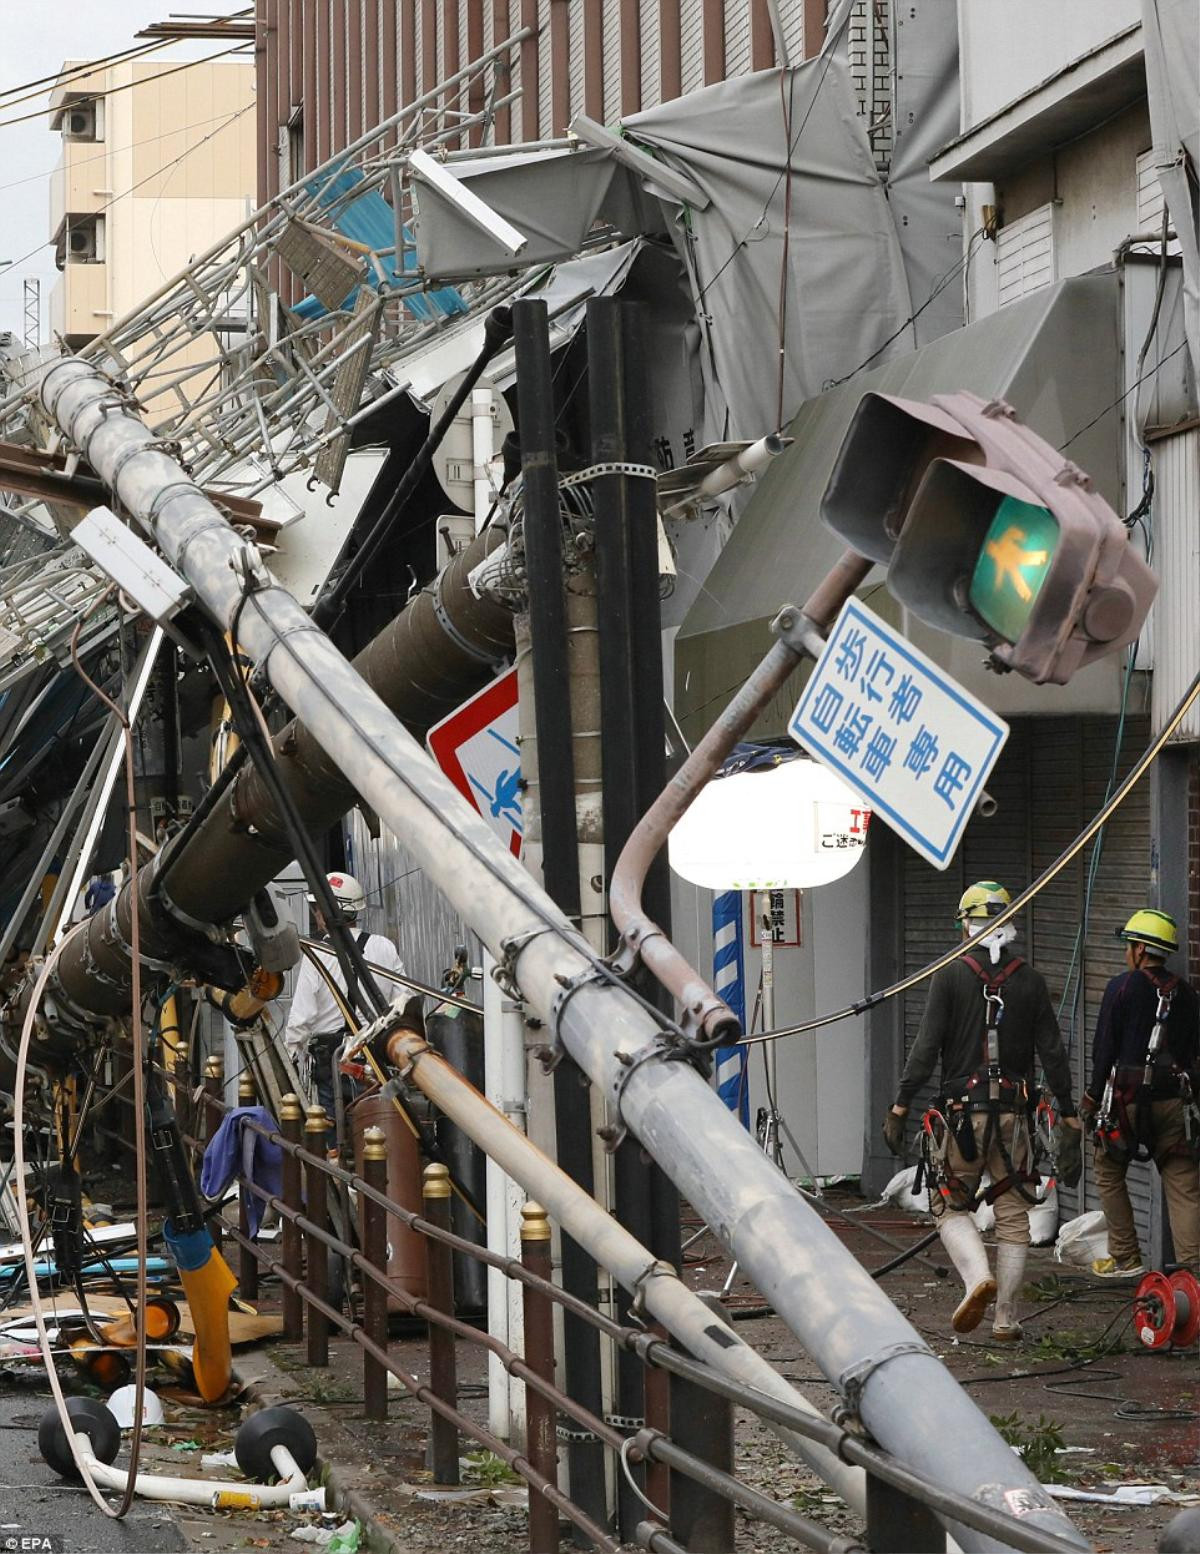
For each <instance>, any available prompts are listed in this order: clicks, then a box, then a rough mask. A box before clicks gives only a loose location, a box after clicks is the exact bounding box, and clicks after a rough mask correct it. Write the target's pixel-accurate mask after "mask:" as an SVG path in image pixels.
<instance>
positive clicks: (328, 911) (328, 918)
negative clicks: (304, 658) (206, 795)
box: [201, 593, 389, 1014]
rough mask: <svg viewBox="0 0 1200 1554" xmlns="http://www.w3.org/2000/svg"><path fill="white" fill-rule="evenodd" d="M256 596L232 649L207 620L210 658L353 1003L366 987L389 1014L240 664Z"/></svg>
mask: <svg viewBox="0 0 1200 1554" xmlns="http://www.w3.org/2000/svg"><path fill="white" fill-rule="evenodd" d="M252 597H253V595H252V594H251V593H245V594H243V596H242V599H241V601H240V603H239V605H238V608H237V611H236V613H235V616H234V621H233V626H232V633H231V635H232V638H233V643H234V647H233V651H232V652H231V651H230V650H229V649H228V648H227V647H226V645H225V641H224V638H223V637H222V636H221V634H220V632H219V631H218V630H217V629H216V628H215V627H213V626H211V625H209V624H208V622H207V620H206V621H205V623H204V625H203V626H202V628H201V630H202V632H203V634H204V635H205V637H206V638H207V642H206V646H207V648H208V654H209V659H210V662H211V663H212V665H213V671H214V673H215V674H216V676H217V681H218V684H219V685H220V686H221V690H222V691H223V693H224V695H225V699H226V701H228V703H229V706H230V710H231V712H232V713H233V719H234V723H235V725H236V727H237V731H238V737H239V739H241V741H242V743H243V744H244V745H245V746H246V748H247V749H248V750H249V752H250V759H251V760H252V761H253V762H254V765H255V768H256V770H257V771H258V773H259V776H260V777H261V778H262V780H263V782H264V783H265V784H266V787H267V789H268V791H269V792H270V795H271V799H272V802H273V803H274V804H275V807H276V809H277V811H278V813H279V816H280V819H281V820H282V821H283V823H284V826H285V828H286V830H287V833H288V840H289V841H290V843H291V845H292V846H293V847H294V848H295V850H296V857H297V859H298V860H299V863H300V867H301V869H302V871H303V873H304V877H305V880H306V881H307V883H308V887H309V889H310V890H311V891H312V893H313V896H314V897H315V899H316V901H317V904H318V906H319V907H320V909H321V915H322V916H323V917H324V919H325V924H326V927H327V928H328V930H329V935H330V941H331V944H332V945H333V947H334V951H335V953H336V954H337V957H338V962H339V964H340V965H341V968H342V974H343V976H344V977H345V978H346V989H347V994H348V997H349V1000H350V1003H351V1004H352V1005H353V1004H355V1003H356V1002H357V1001H358V1000H357V997H356V994H357V992H358V990H359V989H361V992H362V994H363V995H364V996H365V997H366V999H367V1001H368V1003H369V1004H370V1006H371V1008H372V1010H373V1012H374V1013H375V1014H383V1013H384V1012H385V1010H386V1009H387V1008H388V1003H389V1001H388V999H387V998H386V997H385V996H384V994H383V992H382V990H381V989H380V986H379V984H378V982H377V981H376V980H375V977H374V974H373V973H372V971H371V969H370V967H369V966H368V965H367V963H366V960H365V958H364V956H363V953H362V950H361V949H360V948H359V945H358V942H357V939H356V936H355V935H354V934H353V933H351V932H350V928H349V925H348V924H347V923H346V920H345V919H344V918H343V916H342V913H341V909H340V908H339V907H338V905H337V902H336V901H335V900H334V896H333V892H332V891H331V890H330V888H329V881H328V880H327V879H326V877H325V871H324V869H323V868H322V867H321V862H320V860H319V858H318V857H317V853H316V848H315V847H314V845H313V842H312V838H311V837H310V836H309V834H308V830H307V828H306V827H305V825H304V821H303V819H302V817H301V815H300V813H299V811H298V810H297V808H296V804H295V801H294V800H293V798H292V796H291V794H290V793H289V792H288V790H287V787H286V785H285V783H284V782H283V779H282V778H281V776H280V774H279V769H278V767H277V766H276V764H275V757H274V753H273V751H272V749H271V742H270V737H269V735H268V734H267V732H266V729H265V726H264V725H263V724H262V723H261V717H262V714H261V712H260V710H259V708H258V706H257V703H256V702H255V701H254V698H253V695H252V693H251V691H250V687H249V684H248V682H247V680H246V677H245V674H244V672H243V666H242V665H241V663H240V662H239V659H240V655H239V654H238V652H237V628H238V626H239V625H240V619H241V614H242V611H243V610H244V608H245V606H246V603H247V601H248V600H249V599H251V598H252Z"/></svg>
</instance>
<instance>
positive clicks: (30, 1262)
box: [13, 591, 148, 1520]
mask: <svg viewBox="0 0 1200 1554" xmlns="http://www.w3.org/2000/svg"><path fill="white" fill-rule="evenodd" d="M106 592H107V591H106ZM101 597H102V598H103V597H104V596H101ZM97 607H98V606H96V605H94V606H93V609H95V608H97ZM90 613H91V612H89V614H90ZM86 619H87V616H84V617H82V618H81V619H80V620H79V621H78V622H77V623H76V626H75V630H74V633H73V634H72V638H71V659H72V663H73V664H74V666H75V669H76V672H77V673H78V674H79V675H80V677H81V678H82V679H83V680H84V681H85V683H86V684H87V685H88V686H89V687H90V688H91V689H92V691H93V692H94V693H95V694H96V695H97V696H98V697H99V698H100V699H101V700H102V701H103V702H104V703H105V704H106V705H107V706H108V707H109V708H110V710H111V711H112V712H113V713H114V715H115V716H116V718H117V720H118V721H119V723H120V725H121V728H122V732H123V735H124V740H125V776H126V801H127V804H128V825H129V832H130V863H129V867H130V880H131V884H132V886H133V891H132V905H131V913H130V951H131V956H132V974H133V1006H132V1011H131V1017H130V1028H131V1029H130V1035H131V1040H132V1045H133V1074H134V1081H133V1084H134V1138H135V1149H136V1151H137V1161H138V1167H137V1171H136V1173H135V1177H136V1196H137V1249H138V1271H137V1299H138V1308H139V1310H144V1309H145V1303H146V1257H147V1252H146V1219H147V1212H148V1204H147V1193H146V1171H145V1159H146V1156H145V1146H146V1138H145V1121H146V1119H145V1095H144V1076H143V1073H142V1040H141V1036H142V1028H141V956H140V923H139V910H138V900H137V867H138V865H137V791H136V774H135V771H134V761H133V739H132V730H131V728H130V724H129V719H128V716H127V714H126V713H125V711H124V710H123V709H122V708H121V707H120V706H119V704H118V703H117V702H115V701H113V700H111V699H110V698H109V697H107V696H106V695H105V694H104V693H103V692H102V691H101V690H100V688H99V687H98V686H97V685H96V684H95V682H94V681H93V680H91V679H90V677H89V676H88V675H87V672H86V671H85V670H84V668H83V665H82V664H81V663H80V662H79V654H78V646H79V634H80V631H81V629H82V627H83V625H84V623H85V621H86ZM66 942H67V941H66V940H65V939H60V940H59V942H58V943H57V944H56V945H54V946H53V948H52V949H51V950H50V953H49V954H48V955H47V957H46V959H45V960H44V961H43V963H42V966H41V968H40V970H39V972H38V974H37V977H36V979H35V981H34V984H33V987H32V989H31V991H30V994H29V999H28V1003H27V1005H26V1010H25V1016H24V1020H23V1022H22V1028H21V1037H20V1042H19V1045H18V1049H17V1064H16V1076H15V1080H14V1086H13V1127H14V1133H13V1150H14V1156H15V1159H16V1172H17V1180H16V1191H17V1200H18V1203H19V1205H20V1209H21V1216H22V1227H21V1242H22V1252H23V1254H24V1260H25V1272H26V1277H27V1279H28V1282H29V1298H30V1302H31V1304H32V1306H33V1316H34V1322H35V1325H36V1327H37V1330H38V1344H39V1348H40V1350H41V1353H42V1357H43V1361H44V1363H45V1366H46V1375H47V1379H48V1380H49V1382H50V1388H51V1391H52V1392H53V1394H54V1401H55V1406H56V1407H57V1409H58V1414H59V1420H60V1422H61V1425H62V1428H63V1432H64V1434H65V1437H66V1442H67V1446H68V1448H69V1450H70V1452H71V1456H72V1458H73V1459H74V1462H75V1466H76V1469H77V1471H78V1473H79V1475H80V1477H81V1478H82V1479H83V1481H84V1484H85V1486H86V1488H87V1490H88V1493H89V1494H90V1495H91V1497H92V1500H93V1501H94V1502H95V1504H96V1506H97V1507H98V1509H99V1510H101V1511H102V1512H103V1513H104V1515H105V1516H108V1517H111V1518H113V1519H115V1520H119V1519H120V1518H122V1517H124V1516H125V1514H126V1513H127V1512H128V1510H129V1508H130V1506H131V1505H132V1503H133V1497H134V1492H135V1485H136V1477H137V1468H138V1459H139V1455H140V1451H141V1438H142V1415H143V1399H144V1396H145V1385H146V1342H145V1332H144V1325H142V1326H139V1328H138V1330H137V1335H136V1336H137V1345H136V1359H135V1367H134V1417H133V1431H132V1437H131V1441H130V1464H129V1473H128V1477H127V1481H126V1485H125V1491H124V1493H123V1494H122V1496H121V1498H120V1501H119V1503H118V1505H117V1506H116V1507H115V1508H114V1507H113V1506H112V1505H110V1504H109V1502H108V1500H107V1499H106V1498H105V1496H104V1495H103V1494H102V1493H101V1491H100V1490H99V1488H98V1487H97V1485H96V1482H95V1479H94V1478H93V1477H92V1474H91V1471H90V1469H89V1468H88V1466H87V1463H86V1462H85V1461H84V1459H83V1455H82V1453H81V1451H80V1448H79V1444H78V1441H77V1439H76V1435H75V1430H74V1427H73V1425H72V1422H71V1418H70V1415H69V1413H68V1412H67V1405H66V1398H65V1396H64V1393H63V1389H62V1383H61V1381H60V1380H59V1376H58V1371H57V1367H56V1364H55V1359H54V1354H53V1351H52V1348H51V1344H50V1340H49V1336H48V1333H47V1330H46V1316H45V1311H44V1309H43V1305H42V1300H41V1295H40V1292H39V1290H38V1280H37V1269H36V1259H35V1254H34V1249H33V1239H32V1236H31V1233H30V1225H31V1220H30V1214H29V1199H28V1193H27V1189H26V1178H25V1139H24V1134H25V1127H24V1108H25V1096H24V1091H25V1077H26V1069H27V1064H28V1058H29V1048H30V1043H31V1041H32V1037H33V1030H34V1025H35V1022H36V1020H37V1017H38V1013H39V1010H40V1008H41V1003H42V999H43V997H44V996H45V991H46V987H47V985H48V984H49V981H50V978H51V976H52V974H53V972H54V969H55V967H56V965H57V962H58V958H59V956H60V955H61V953H62V951H63V948H64V946H65V944H66Z"/></svg>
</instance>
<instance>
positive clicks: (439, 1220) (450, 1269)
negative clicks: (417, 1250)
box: [421, 1162, 458, 1484]
mask: <svg viewBox="0 0 1200 1554" xmlns="http://www.w3.org/2000/svg"><path fill="white" fill-rule="evenodd" d="M421 1196H422V1199H423V1208H424V1214H425V1218H426V1219H427V1220H429V1222H430V1223H431V1224H433V1225H436V1226H437V1227H438V1228H439V1230H449V1229H450V1172H449V1170H448V1169H447V1167H446V1166H444V1165H441V1164H440V1163H438V1162H433V1163H432V1164H430V1165H427V1166H426V1167H425V1170H424V1172H423V1174H422V1178H421ZM425 1256H426V1258H427V1266H428V1276H429V1304H430V1305H431V1306H432V1307H433V1308H434V1309H435V1310H436V1311H443V1312H445V1314H446V1315H447V1316H450V1317H452V1316H453V1315H454V1253H453V1252H452V1251H451V1250H450V1248H449V1247H448V1246H447V1245H446V1243H445V1242H444V1241H437V1240H435V1239H434V1238H433V1237H432V1236H426V1237H425ZM429 1385H430V1387H431V1388H432V1389H433V1392H434V1395H435V1396H436V1397H439V1398H441V1400H442V1401H443V1402H444V1403H449V1404H450V1405H451V1406H452V1407H454V1408H457V1407H458V1356H457V1354H456V1353H455V1347H454V1334H453V1333H450V1332H447V1330H446V1329H445V1328H444V1327H439V1326H438V1325H437V1323H435V1322H431V1323H430V1324H429ZM429 1444H430V1458H431V1461H430V1466H431V1467H432V1469H433V1481H434V1483H435V1484H457V1483H458V1431H457V1429H456V1428H455V1426H454V1422H453V1420H450V1419H447V1418H446V1417H445V1416H444V1415H442V1414H439V1413H438V1412H437V1411H436V1410H432V1411H431V1413H430V1419H429Z"/></svg>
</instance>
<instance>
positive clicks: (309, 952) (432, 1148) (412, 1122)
mask: <svg viewBox="0 0 1200 1554" xmlns="http://www.w3.org/2000/svg"><path fill="white" fill-rule="evenodd" d="M300 944H301V948H302V949H303V950H304V954H305V956H306V958H307V959H308V962H309V964H310V965H311V966H312V968H313V970H314V971H315V972H316V973H317V975H318V976H319V977H320V978H321V979H322V980H323V982H324V983H325V986H326V988H327V989H328V990H329V993H330V995H331V997H332V998H333V1001H334V1003H335V1004H336V1005H337V1007H338V1009H339V1011H340V1012H341V1015H342V1018H343V1019H344V1020H345V1022H346V1026H347V1029H348V1030H349V1031H350V1033H351V1035H357V1034H358V1031H359V1026H358V1022H357V1020H356V1019H355V1017H354V1015H353V1013H352V1012H351V1011H350V1009H349V1008H348V1006H347V1004H346V1001H345V998H344V996H343V994H342V990H341V988H340V987H338V985H337V983H336V982H335V981H334V979H333V973H332V971H331V970H330V968H329V967H328V966H327V965H326V964H325V963H324V962H323V961H322V959H321V957H320V954H319V946H318V945H316V944H314V943H313V942H312V941H311V940H308V939H301V941H300ZM384 974H385V975H387V973H384ZM437 996H438V997H439V998H440V999H441V1002H442V1003H447V1002H452V1001H453V1000H448V999H447V998H446V996H445V994H444V993H439V994H438V995H437ZM478 1012H479V1013H482V1010H480V1011H478ZM362 1055H363V1057H364V1058H366V1060H367V1063H368V1064H369V1065H370V1068H371V1072H372V1074H373V1075H374V1076H375V1079H376V1081H377V1082H378V1084H379V1087H380V1089H381V1090H382V1089H383V1088H384V1086H385V1085H386V1084H387V1075H386V1074H385V1073H384V1072H383V1069H382V1067H381V1066H380V1064H379V1061H378V1059H377V1058H376V1057H375V1054H374V1053H373V1052H372V1051H371V1050H370V1049H369V1048H366V1047H364V1048H363V1049H362ZM391 1101H392V1105H393V1106H394V1108H395V1109H396V1111H397V1112H398V1113H399V1115H400V1117H401V1118H402V1119H403V1121H404V1125H405V1127H407V1129H408V1131H409V1132H410V1133H411V1134H412V1136H413V1138H414V1139H416V1141H417V1143H418V1144H419V1145H420V1146H421V1148H422V1149H423V1150H424V1151H425V1153H426V1154H427V1155H428V1156H429V1158H430V1159H431V1160H435V1161H437V1162H439V1163H440V1164H442V1165H447V1169H449V1166H448V1164H447V1162H446V1160H445V1158H444V1156H443V1154H442V1151H441V1148H440V1146H438V1145H437V1144H436V1143H434V1144H431V1143H430V1141H429V1139H428V1138H427V1137H426V1135H425V1133H424V1131H423V1130H422V1128H421V1125H420V1123H419V1122H418V1121H417V1120H416V1118H415V1117H414V1116H413V1115H412V1113H411V1112H410V1111H409V1110H408V1108H407V1106H405V1104H404V1102H403V1101H402V1100H401V1099H400V1097H399V1096H398V1095H396V1094H395V1093H393V1094H392V1096H391ZM449 1182H450V1190H451V1191H452V1192H453V1193H454V1195H455V1197H456V1198H458V1199H459V1200H460V1202H462V1203H463V1204H465V1205H466V1207H467V1208H468V1209H469V1210H470V1212H471V1213H472V1214H473V1215H474V1216H475V1218H476V1219H477V1220H478V1221H479V1223H480V1224H481V1225H486V1224H487V1217H486V1216H485V1214H484V1213H483V1210H482V1209H481V1208H480V1207H479V1205H478V1204H477V1203H476V1202H475V1200H474V1198H473V1197H472V1196H471V1194H470V1192H469V1191H468V1190H467V1188H466V1187H464V1186H463V1185H462V1183H461V1182H460V1181H459V1180H458V1178H457V1177H456V1176H455V1175H454V1173H453V1171H451V1172H450V1176H449Z"/></svg>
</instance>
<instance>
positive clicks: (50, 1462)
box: [38, 1398, 121, 1479]
mask: <svg viewBox="0 0 1200 1554" xmlns="http://www.w3.org/2000/svg"><path fill="white" fill-rule="evenodd" d="M67 1414H68V1415H69V1416H70V1420H71V1424H72V1426H73V1427H74V1429H75V1431H76V1432H79V1431H81V1430H82V1431H83V1433H84V1434H85V1435H86V1436H87V1438H88V1440H89V1441H90V1442H91V1444H92V1451H93V1452H94V1453H95V1455H96V1456H97V1457H98V1458H99V1459H100V1461H101V1462H105V1463H107V1462H114V1461H115V1460H116V1456H117V1453H118V1452H119V1451H120V1449H121V1427H120V1425H119V1424H118V1423H117V1421H116V1420H115V1419H114V1418H113V1415H112V1411H111V1409H109V1408H108V1407H107V1406H106V1405H105V1404H103V1403H101V1402H100V1400H99V1398H68V1399H67ZM38 1450H39V1451H40V1452H41V1454H42V1458H43V1460H44V1461H45V1462H46V1464H47V1466H49V1467H51V1468H53V1469H54V1471H55V1472H56V1473H57V1474H58V1476H59V1477H60V1478H70V1479H77V1478H78V1477H79V1469H78V1468H77V1467H76V1466H75V1458H74V1457H73V1456H72V1455H71V1443H70V1442H69V1441H68V1440H67V1433H66V1431H65V1430H64V1429H63V1425H62V1420H61V1419H60V1418H59V1417H58V1409H57V1408H54V1407H50V1408H48V1409H47V1410H46V1412H45V1413H44V1414H43V1415H42V1422H41V1424H39V1425H38Z"/></svg>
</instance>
